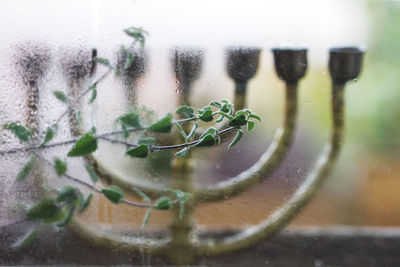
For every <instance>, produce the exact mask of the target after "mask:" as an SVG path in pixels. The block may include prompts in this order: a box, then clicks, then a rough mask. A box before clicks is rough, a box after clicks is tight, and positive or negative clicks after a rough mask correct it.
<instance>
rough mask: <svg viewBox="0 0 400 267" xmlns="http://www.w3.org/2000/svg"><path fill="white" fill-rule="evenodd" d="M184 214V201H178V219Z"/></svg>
mask: <svg viewBox="0 0 400 267" xmlns="http://www.w3.org/2000/svg"><path fill="white" fill-rule="evenodd" d="M184 215H185V202H183V201H179V219H182V218H183V216H184Z"/></svg>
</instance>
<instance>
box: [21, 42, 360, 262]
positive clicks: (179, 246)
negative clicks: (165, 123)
mask: <svg viewBox="0 0 400 267" xmlns="http://www.w3.org/2000/svg"><path fill="white" fill-rule="evenodd" d="M260 52H261V49H260V48H255V47H231V48H229V49H227V50H226V69H227V72H228V75H229V77H230V78H232V79H233V81H234V83H235V89H234V99H233V103H234V105H235V107H236V108H238V109H242V108H244V107H246V93H247V84H248V82H249V80H251V79H252V78H253V77H254V75H255V74H256V71H257V69H258V65H259V58H260ZM23 53H25V54H26V55H29V56H25V57H23V58H22V59H21V60H20V61H21V62H20V64H21V65H22V66H25V68H23V69H22V76H23V78H24V84H25V85H26V86H27V87H28V90H27V92H28V93H27V101H28V102H27V108H28V113H27V115H26V123H27V125H28V126H29V128H31V129H33V134H34V136H37V134H38V132H39V128H40V122H39V117H38V112H37V111H38V108H40V106H39V89H38V88H39V81H40V78H41V77H42V76H43V75H44V73H45V69H46V67H47V65H48V64H47V62H48V60H49V55H48V54H47V53H46V51H45V50H41V49H38V48H37V47H36V48H35V47H32V49H31V51H23ZM132 53H133V55H134V61H133V63H132V64H131V65H130V66H129V67H128V68H122V67H121V68H120V76H119V79H122V81H123V85H124V87H125V89H126V91H125V94H126V99H127V104H128V105H135V104H136V93H137V90H138V88H137V81H138V79H139V78H140V77H141V76H142V75H143V74H144V73H145V71H146V62H147V60H146V59H147V55H146V53H145V51H144V50H143V49H135V50H132ZM272 53H273V58H274V63H275V69H276V73H277V75H278V77H279V78H280V79H281V80H283V81H284V82H285V85H286V88H285V93H286V94H285V108H284V120H283V125H282V127H281V128H279V129H278V130H277V132H276V135H275V137H274V139H273V141H272V142H271V143H270V145H269V147H268V148H267V149H266V151H265V152H264V153H263V155H262V156H261V157H260V158H259V159H258V161H257V162H256V163H254V164H253V165H252V166H251V167H250V168H249V169H247V170H245V171H243V172H241V173H240V174H238V175H236V176H234V177H231V178H230V179H228V180H226V181H223V182H218V183H215V184H213V185H209V186H208V185H207V186H206V185H196V184H195V183H194V181H193V162H192V161H193V159H192V158H190V157H189V158H173V159H171V162H170V170H171V175H170V177H169V179H170V182H169V186H170V187H172V188H176V189H180V190H182V191H184V192H189V193H190V194H191V195H192V198H191V199H190V200H189V201H188V202H187V203H186V207H185V216H183V217H182V218H180V216H179V212H180V209H179V207H178V206H174V207H172V214H173V216H172V222H171V224H170V225H169V226H168V231H167V233H163V234H161V236H160V235H159V234H154V236H150V237H147V236H146V237H143V236H140V237H138V236H135V235H132V234H130V233H127V232H126V231H121V232H119V233H115V232H108V231H107V230H101V229H96V228H94V227H91V225H90V223H88V222H87V221H85V220H84V219H80V218H79V217H78V218H74V219H73V221H72V222H71V223H70V224H69V227H70V229H72V230H73V231H75V232H77V233H79V234H81V235H82V236H84V237H86V238H87V239H88V240H91V241H92V242H94V243H95V244H97V245H100V246H107V247H110V248H117V249H123V250H129V251H140V250H142V249H146V250H147V251H149V253H152V254H162V255H166V256H167V257H169V258H170V260H171V261H172V262H174V263H177V264H183V263H190V262H193V261H194V260H195V259H196V257H200V256H204V255H217V254H221V253H228V252H232V251H235V250H239V249H243V248H247V247H249V246H252V245H254V244H256V243H257V242H259V241H261V240H265V239H268V238H270V237H271V236H273V235H275V234H276V233H278V232H279V231H280V230H281V229H283V228H284V227H285V226H286V225H287V224H288V223H289V222H290V221H291V220H292V219H293V218H294V217H295V216H296V215H297V214H298V213H299V212H300V211H301V210H302V208H303V207H304V206H305V205H306V204H307V203H309V202H310V200H311V199H312V197H313V196H314V195H315V194H316V192H317V191H318V189H319V188H320V186H321V184H322V183H323V182H324V180H325V179H326V178H327V177H328V175H329V173H330V171H331V170H332V168H333V166H334V164H335V161H336V159H337V158H338V155H339V151H340V148H341V146H342V143H343V130H344V97H345V95H344V94H345V84H346V83H347V82H348V81H351V80H354V79H356V78H357V77H358V75H359V73H360V69H361V64H362V56H363V51H362V50H361V49H360V48H357V47H340V48H332V49H330V52H329V53H330V55H329V72H330V75H331V78H332V98H331V101H332V102H331V106H332V107H331V112H332V129H331V134H330V139H329V141H328V142H327V144H326V145H325V148H324V150H323V152H322V154H321V155H320V156H319V158H318V159H317V161H316V163H315V166H314V167H313V169H312V170H311V171H310V173H308V174H307V176H306V177H305V178H304V180H303V182H302V183H301V185H300V186H299V187H298V188H297V190H296V191H295V192H294V193H293V195H292V196H291V197H290V198H289V199H288V200H287V201H286V202H285V203H284V204H283V205H282V206H281V207H279V208H278V209H276V210H275V211H274V212H273V213H272V214H271V215H270V216H269V217H268V218H266V219H265V220H264V221H262V222H261V223H259V224H258V225H255V226H251V227H248V228H246V229H244V230H241V231H239V232H237V233H234V234H232V235H230V236H220V237H218V238H217V237H214V236H212V235H204V234H199V231H197V230H196V224H195V222H194V218H193V217H194V216H193V213H194V210H195V208H196V206H197V205H198V204H199V203H201V202H215V201H221V200H224V199H226V198H230V197H232V196H235V195H238V194H240V193H242V192H244V191H246V190H247V189H249V188H250V187H251V186H254V185H257V184H260V183H261V182H262V181H264V180H265V179H267V178H268V177H270V176H271V175H272V174H273V172H274V171H275V170H276V169H277V168H278V166H279V165H280V164H281V162H282V161H283V160H284V158H285V156H286V155H287V154H288V151H289V149H290V146H291V144H292V140H293V136H294V132H295V128H296V120H297V110H298V103H297V98H298V97H297V91H298V84H299V81H300V80H301V79H302V78H303V77H304V75H305V73H306V70H307V49H305V48H275V49H272ZM96 55H97V51H96V50H92V51H86V52H83V50H82V51H81V50H80V51H79V52H78V53H75V54H66V56H65V58H63V60H62V62H64V63H65V64H63V65H62V68H63V74H64V76H65V77H66V80H67V85H68V90H67V91H68V96H69V97H70V98H71V99H75V101H76V102H75V104H74V105H75V106H74V108H69V109H68V110H67V111H68V118H69V119H68V121H69V126H70V131H71V135H72V136H74V137H77V136H79V135H82V134H83V133H84V129H83V127H82V124H81V123H80V122H79V118H78V117H79V116H78V112H79V110H80V109H81V108H82V105H83V103H82V100H81V99H80V96H81V95H80V94H81V93H82V91H83V90H84V86H85V84H86V83H87V80H88V79H90V78H91V77H93V76H94V74H95V72H96V69H97V67H96V64H95V63H94V62H93V57H95V56H96ZM127 55H128V54H126V53H125V54H124V52H121V51H120V52H119V53H118V59H117V65H116V66H122V65H123V64H124V63H125V62H126V60H127V59H126V57H127ZM28 61H29V62H28ZM202 62H203V52H202V51H201V50H196V49H179V48H176V49H175V50H174V51H173V56H172V64H173V68H174V70H175V75H176V80H177V84H178V87H179V88H178V91H179V104H180V105H184V104H185V105H188V104H190V102H191V101H190V96H191V91H192V85H193V82H194V81H195V80H196V79H197V78H199V76H200V72H201V67H202ZM103 78H105V76H102V77H101V78H100V80H101V79H103ZM221 125H222V126H220V128H219V130H222V129H223V128H224V127H225V125H224V124H221ZM200 132H201V131H199V133H197V135H199V134H200ZM226 139H228V138H226ZM171 140H177V137H175V136H174V135H169V136H167V137H166V138H165V139H164V140H162V142H165V143H169V142H170V141H171ZM83 160H84V161H85V162H86V163H87V164H89V165H90V166H92V167H93V169H94V170H95V172H96V173H97V175H98V176H99V178H100V179H101V180H102V181H103V182H104V183H106V184H115V185H118V186H120V187H122V188H123V189H124V190H125V192H130V194H134V191H133V188H138V189H140V190H142V191H143V192H145V193H146V194H148V195H149V196H152V197H153V196H154V197H160V196H162V195H163V194H165V190H166V188H167V187H166V186H164V185H162V184H158V183H154V182H148V181H145V180H143V179H142V180H141V179H137V178H134V177H129V176H124V175H121V174H120V173H115V172H114V171H113V170H111V169H110V168H108V167H107V166H106V165H104V164H102V163H101V162H99V160H98V158H97V156H96V154H93V155H87V156H85V157H84V158H83ZM42 165H43V167H44V166H45V165H46V164H45V163H44V162H43V163H42ZM34 175H35V177H36V179H42V178H40V177H41V176H43V174H42V173H40V172H35V174H34Z"/></svg>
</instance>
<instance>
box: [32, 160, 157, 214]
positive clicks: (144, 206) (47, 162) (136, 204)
mask: <svg viewBox="0 0 400 267" xmlns="http://www.w3.org/2000/svg"><path fill="white" fill-rule="evenodd" d="M37 155H38V156H39V157H40V158H41V159H42V160H43V161H44V162H45V163H46V164H47V165H49V166H51V167H53V168H55V166H54V164H53V163H52V162H51V161H49V160H48V159H46V158H45V157H43V156H41V155H39V154H37ZM63 176H64V177H65V178H67V179H68V180H71V181H73V182H75V183H78V184H80V185H83V186H85V187H86V188H88V189H90V190H91V191H94V192H96V193H99V194H103V193H102V191H101V190H100V189H98V188H96V187H95V186H93V185H91V184H89V183H87V182H85V181H82V180H81V179H79V178H76V177H73V176H71V175H69V174H67V173H65V174H63ZM121 203H123V204H126V205H128V206H133V207H138V208H151V207H153V205H152V204H142V203H136V202H131V201H128V200H124V199H123V200H122V201H121Z"/></svg>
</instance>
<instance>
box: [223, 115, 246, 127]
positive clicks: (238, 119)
mask: <svg viewBox="0 0 400 267" xmlns="http://www.w3.org/2000/svg"><path fill="white" fill-rule="evenodd" d="M246 123H247V118H246V115H243V114H240V115H237V116H235V117H234V118H233V120H231V121H230V122H229V124H228V126H231V127H240V126H242V125H245V124H246Z"/></svg>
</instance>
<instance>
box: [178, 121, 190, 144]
mask: <svg viewBox="0 0 400 267" xmlns="http://www.w3.org/2000/svg"><path fill="white" fill-rule="evenodd" d="M175 125H176V128H178V131H179V133H180V134H181V136H182V137H183V140H185V142H187V140H188V137H187V135H186V133H185V131H184V130H183V129H182V126H181V125H180V124H179V123H177V122H176V123H175Z"/></svg>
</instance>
